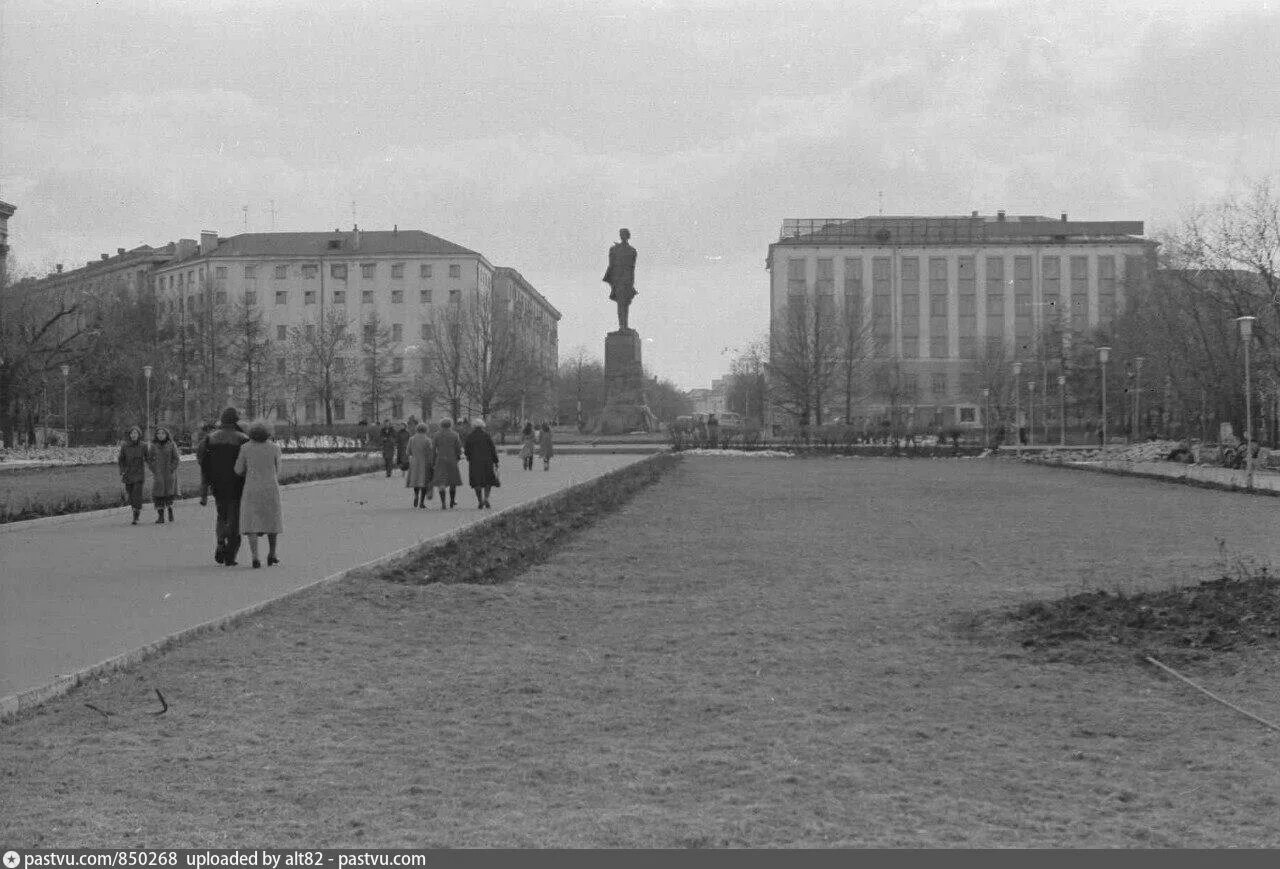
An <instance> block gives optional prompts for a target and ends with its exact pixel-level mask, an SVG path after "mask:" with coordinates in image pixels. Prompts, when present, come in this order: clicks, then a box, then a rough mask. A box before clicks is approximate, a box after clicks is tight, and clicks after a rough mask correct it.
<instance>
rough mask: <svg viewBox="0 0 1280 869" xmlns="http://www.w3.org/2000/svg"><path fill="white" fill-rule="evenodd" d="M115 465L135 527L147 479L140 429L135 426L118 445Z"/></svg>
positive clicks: (145, 446) (144, 450)
mask: <svg viewBox="0 0 1280 869" xmlns="http://www.w3.org/2000/svg"><path fill="white" fill-rule="evenodd" d="M116 464H117V465H118V466H119V467H120V482H122V483H124V490H125V495H126V497H128V499H129V506H130V507H132V508H133V524H134V525H137V524H138V517H139V516H141V515H142V484H143V483H144V482H146V479H147V445H146V444H144V443H143V442H142V429H140V428H138V427H137V426H136V425H135V426H134V427H133V428H131V429H129V433H128V434H126V435H125V438H124V442H123V443H122V444H120V454H119V455H117V456H116Z"/></svg>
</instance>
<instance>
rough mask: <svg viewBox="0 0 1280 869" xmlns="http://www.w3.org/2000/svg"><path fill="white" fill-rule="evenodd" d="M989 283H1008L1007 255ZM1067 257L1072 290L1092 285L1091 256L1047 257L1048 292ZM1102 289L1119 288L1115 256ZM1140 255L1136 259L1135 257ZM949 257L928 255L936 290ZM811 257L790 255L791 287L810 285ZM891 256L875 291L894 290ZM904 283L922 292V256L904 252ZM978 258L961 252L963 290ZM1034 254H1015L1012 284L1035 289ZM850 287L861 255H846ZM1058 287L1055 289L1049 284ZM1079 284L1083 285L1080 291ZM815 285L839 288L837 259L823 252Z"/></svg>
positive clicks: (990, 266)
mask: <svg viewBox="0 0 1280 869" xmlns="http://www.w3.org/2000/svg"><path fill="white" fill-rule="evenodd" d="M985 259H986V267H987V271H986V278H987V286H988V288H989V290H990V288H991V287H992V286H993V285H996V284H1004V283H1005V257H1002V256H989V257H986V258H985ZM1063 259H1065V260H1067V267H1068V275H1069V282H1070V285H1071V287H1072V289H1073V291H1079V292H1085V291H1086V289H1087V287H1088V284H1089V257H1088V256H1084V255H1081V256H1069V257H1058V256H1042V257H1041V258H1040V263H1041V266H1040V271H1041V278H1042V279H1043V282H1044V284H1045V287H1046V290H1045V291H1046V292H1053V293H1057V292H1058V291H1059V290H1058V288H1059V287H1060V286H1061V279H1062V260H1063ZM1096 259H1097V263H1098V288H1099V291H1100V292H1103V293H1108V292H1111V293H1114V292H1115V287H1116V258H1115V256H1113V255H1103V256H1098V257H1097V258H1096ZM1135 259H1136V258H1135ZM948 262H949V260H948V258H947V257H929V258H928V288H929V291H930V292H931V293H946V292H947V291H948V289H949V287H950V284H949V277H948V275H949V272H948ZM807 263H808V260H807V259H805V258H803V257H799V258H791V259H788V260H787V292H789V293H795V292H805V291H807V289H808V278H807V273H806V269H807V267H808V266H807ZM890 265H891V259H890V257H887V256H877V257H872V258H871V284H872V289H873V291H874V292H877V293H880V292H884V293H888V292H890V291H891V282H892V275H891V268H890ZM899 265H900V282H901V286H902V291H903V292H918V291H919V289H920V277H921V275H920V257H902V258H901V260H900V263H899ZM976 265H977V257H975V256H962V257H958V258H957V260H956V266H957V269H956V271H957V275H956V278H957V282H958V286H959V288H960V292H961V294H962V295H963V294H964V293H965V292H966V291H967V292H973V287H974V286H975V284H976V280H977V277H976ZM1031 272H1032V258H1031V257H1030V256H1015V257H1013V275H1012V277H1013V281H1012V282H1013V286H1014V287H1015V292H1016V291H1017V290H1019V289H1021V288H1024V287H1025V288H1026V290H1027V291H1028V292H1029V291H1030V288H1031ZM844 281H845V292H846V293H851V292H861V291H862V284H863V281H862V257H845V258H844ZM1049 287H1053V289H1049ZM1077 288H1078V290H1077ZM815 289H816V291H817V293H818V294H819V295H821V294H823V293H834V292H835V260H834V259H832V258H829V257H822V258H819V259H818V260H817V264H816V272H815Z"/></svg>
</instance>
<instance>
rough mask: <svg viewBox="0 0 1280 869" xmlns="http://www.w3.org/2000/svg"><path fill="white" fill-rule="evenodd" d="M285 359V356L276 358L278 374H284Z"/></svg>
mask: <svg viewBox="0 0 1280 869" xmlns="http://www.w3.org/2000/svg"><path fill="white" fill-rule="evenodd" d="M284 366H285V358H284V357H283V356H277V357H276V374H284Z"/></svg>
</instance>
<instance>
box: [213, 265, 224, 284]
mask: <svg viewBox="0 0 1280 869" xmlns="http://www.w3.org/2000/svg"><path fill="white" fill-rule="evenodd" d="M213 277H214V279H215V280H219V281H225V280H226V279H227V267H226V266H218V267H217V268H215V269H214V270H213Z"/></svg>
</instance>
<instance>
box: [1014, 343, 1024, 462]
mask: <svg viewBox="0 0 1280 869" xmlns="http://www.w3.org/2000/svg"><path fill="white" fill-rule="evenodd" d="M1021 376H1022V363H1021V362H1015V363H1013V439H1014V443H1016V444H1017V445H1018V455H1022V393H1021V392H1020V391H1019V390H1018V378H1019V377H1021Z"/></svg>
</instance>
